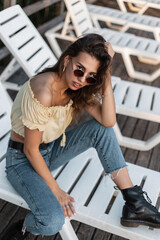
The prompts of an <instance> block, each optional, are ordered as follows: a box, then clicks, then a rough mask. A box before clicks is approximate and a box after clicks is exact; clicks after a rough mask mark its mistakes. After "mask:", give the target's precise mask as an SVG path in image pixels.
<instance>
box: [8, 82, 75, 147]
mask: <svg viewBox="0 0 160 240" xmlns="http://www.w3.org/2000/svg"><path fill="white" fill-rule="evenodd" d="M72 104H73V101H72V100H70V101H69V103H68V104H67V105H65V106H52V107H45V106H44V105H42V104H41V103H40V102H39V101H38V100H37V99H36V98H35V97H34V93H33V91H32V89H31V86H30V80H29V81H27V82H26V83H25V84H24V85H23V86H22V87H21V89H20V91H19V92H18V94H17V96H16V98H15V100H14V103H13V106H12V111H11V124H12V129H13V131H14V132H16V133H17V134H19V135H20V136H22V137H24V126H26V127H28V128H29V129H38V130H39V131H43V134H42V142H44V143H49V142H52V141H54V140H55V139H57V138H59V137H60V136H61V135H62V134H63V137H62V141H61V146H65V142H66V136H65V129H66V128H67V127H68V125H69V124H70V122H71V120H72V113H73V107H72Z"/></svg>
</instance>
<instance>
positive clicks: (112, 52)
mask: <svg viewBox="0 0 160 240" xmlns="http://www.w3.org/2000/svg"><path fill="white" fill-rule="evenodd" d="M105 49H106V51H107V52H108V54H109V55H110V57H111V59H113V57H114V54H115V52H114V50H113V48H112V45H111V44H110V43H109V42H106V43H105Z"/></svg>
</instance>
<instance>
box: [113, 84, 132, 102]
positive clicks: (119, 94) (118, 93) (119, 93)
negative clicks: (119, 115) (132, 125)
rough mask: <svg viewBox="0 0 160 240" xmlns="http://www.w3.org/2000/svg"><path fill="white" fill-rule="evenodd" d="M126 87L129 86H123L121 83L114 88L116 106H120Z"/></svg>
mask: <svg viewBox="0 0 160 240" xmlns="http://www.w3.org/2000/svg"><path fill="white" fill-rule="evenodd" d="M128 87H129V84H125V85H124V84H122V82H119V83H117V84H116V88H115V90H114V96H115V101H116V105H121V104H122V102H123V100H124V97H125V93H126V91H127V89H128Z"/></svg>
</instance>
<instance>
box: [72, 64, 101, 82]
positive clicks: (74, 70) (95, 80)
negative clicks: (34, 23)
mask: <svg viewBox="0 0 160 240" xmlns="http://www.w3.org/2000/svg"><path fill="white" fill-rule="evenodd" d="M71 64H72V71H73V73H74V76H75V77H83V76H84V73H85V72H83V71H82V70H80V69H78V68H76V69H74V68H73V62H72V59H71ZM76 71H79V72H81V73H82V75H81V76H80V75H79V76H78V75H77V74H76V73H75V72H76ZM87 79H92V80H94V82H92V83H91V82H88V81H87ZM85 80H86V82H87V83H88V84H89V85H95V84H96V82H97V79H96V78H94V77H85Z"/></svg>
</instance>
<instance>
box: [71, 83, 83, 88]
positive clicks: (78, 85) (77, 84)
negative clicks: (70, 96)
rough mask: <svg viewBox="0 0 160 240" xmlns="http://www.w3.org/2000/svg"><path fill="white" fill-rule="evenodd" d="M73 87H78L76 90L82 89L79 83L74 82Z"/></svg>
mask: <svg viewBox="0 0 160 240" xmlns="http://www.w3.org/2000/svg"><path fill="white" fill-rule="evenodd" d="M73 86H74V87H76V88H80V87H82V85H81V84H79V83H77V82H73Z"/></svg>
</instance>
